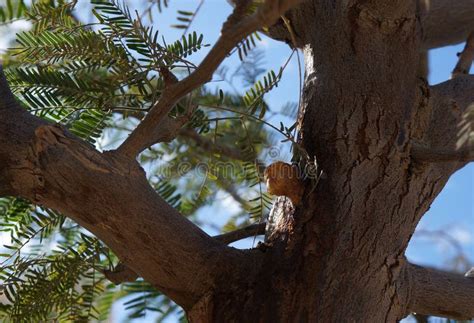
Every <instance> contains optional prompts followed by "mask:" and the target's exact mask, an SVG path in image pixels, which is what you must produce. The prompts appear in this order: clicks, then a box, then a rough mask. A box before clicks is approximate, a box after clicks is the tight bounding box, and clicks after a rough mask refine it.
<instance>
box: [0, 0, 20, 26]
mask: <svg viewBox="0 0 474 323" xmlns="http://www.w3.org/2000/svg"><path fill="white" fill-rule="evenodd" d="M25 12H26V5H25V2H24V1H23V0H20V1H14V0H6V4H5V5H4V6H0V24H7V23H10V22H12V21H15V20H17V19H20V18H23V17H24V16H25Z"/></svg>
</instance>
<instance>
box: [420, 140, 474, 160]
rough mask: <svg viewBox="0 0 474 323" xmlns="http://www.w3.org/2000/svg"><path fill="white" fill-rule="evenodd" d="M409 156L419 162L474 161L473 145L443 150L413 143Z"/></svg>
mask: <svg viewBox="0 0 474 323" xmlns="http://www.w3.org/2000/svg"><path fill="white" fill-rule="evenodd" d="M411 156H412V157H413V158H414V159H415V160H417V161H420V162H470V161H474V147H467V148H463V149H462V150H444V149H436V148H430V147H426V146H423V145H420V144H413V145H412V149H411Z"/></svg>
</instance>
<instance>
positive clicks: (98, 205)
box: [0, 67, 253, 309]
mask: <svg viewBox="0 0 474 323" xmlns="http://www.w3.org/2000/svg"><path fill="white" fill-rule="evenodd" d="M0 94H1V96H0V165H1V168H0V180H1V181H2V185H1V186H4V185H7V186H8V188H9V189H8V192H9V194H10V195H14V196H19V197H23V198H26V199H29V200H30V201H32V202H33V203H36V204H38V205H43V206H45V207H48V208H52V209H55V210H57V211H59V212H61V213H63V214H65V215H67V216H69V217H70V218H72V219H73V220H74V221H76V222H77V223H79V224H80V225H81V226H83V227H85V228H86V229H88V230H89V231H91V232H92V233H94V234H95V235H96V236H97V237H98V238H99V239H101V240H102V241H103V242H104V243H106V244H107V245H108V246H109V247H110V248H111V249H112V250H113V251H114V252H115V253H116V254H117V256H118V257H119V259H120V260H121V261H122V262H123V264H124V265H126V267H129V268H130V269H131V270H132V271H133V272H135V273H137V274H138V275H139V276H141V277H143V278H144V279H146V280H147V281H148V282H150V283H151V284H152V285H154V286H155V287H156V288H158V289H159V290H160V291H162V292H163V293H165V294H167V295H168V296H169V297H171V298H172V299H173V300H174V301H176V302H177V303H178V304H180V305H181V306H183V307H184V308H185V309H189V308H190V307H191V306H192V305H193V304H194V303H195V302H196V301H197V300H198V299H200V298H201V297H202V295H203V294H205V293H207V292H208V291H209V290H210V289H212V288H214V287H215V286H216V285H217V284H218V282H217V279H222V278H223V277H224V276H226V274H224V275H222V273H223V271H226V272H227V273H229V275H231V276H232V277H235V278H236V279H244V278H243V277H240V278H237V277H239V274H238V273H237V272H236V271H238V270H239V268H242V267H245V264H249V265H250V263H248V262H247V261H251V258H252V257H250V258H249V257H244V253H243V252H241V251H238V250H235V249H232V248H228V247H226V246H224V245H223V244H222V243H220V242H218V241H216V240H215V239H213V238H211V237H210V236H208V235H207V234H206V233H205V232H203V231H202V230H201V229H199V228H198V227H197V226H195V225H194V224H193V223H192V222H190V221H189V220H188V219H186V218H185V217H184V216H182V215H181V214H179V212H177V211H176V210H175V209H174V208H173V207H171V206H170V205H168V204H167V203H166V202H165V201H164V200H163V199H162V198H161V197H160V196H159V195H158V194H157V193H156V192H155V191H154V189H153V188H152V187H151V186H150V185H149V183H148V181H147V179H146V176H145V173H144V171H143V170H142V169H141V168H140V166H139V165H138V163H137V162H136V161H134V160H130V159H128V158H125V159H124V158H123V156H121V155H117V154H116V153H114V152H106V153H99V152H98V151H96V150H95V149H94V147H92V146H90V145H89V144H86V143H84V142H83V141H81V140H80V139H78V138H76V137H75V136H73V135H71V134H70V133H68V132H67V131H66V130H64V129H62V128H61V127H59V126H56V125H51V124H48V123H47V122H46V121H44V120H41V119H39V118H37V117H35V116H32V115H31V114H29V113H28V112H27V111H26V110H24V109H22V108H21V107H20V106H19V105H18V103H17V102H15V101H14V99H13V96H12V94H11V92H10V91H9V89H8V87H7V83H6V80H5V77H4V74H3V71H2V70H1V67H0ZM239 259H240V260H239ZM232 263H233V265H232ZM237 264H238V265H237ZM252 268H253V267H252ZM248 270H249V268H247V271H248ZM250 271H251V270H250ZM246 275H247V273H246ZM228 279H230V278H229V277H228V278H226V280H228ZM232 279H233V278H232Z"/></svg>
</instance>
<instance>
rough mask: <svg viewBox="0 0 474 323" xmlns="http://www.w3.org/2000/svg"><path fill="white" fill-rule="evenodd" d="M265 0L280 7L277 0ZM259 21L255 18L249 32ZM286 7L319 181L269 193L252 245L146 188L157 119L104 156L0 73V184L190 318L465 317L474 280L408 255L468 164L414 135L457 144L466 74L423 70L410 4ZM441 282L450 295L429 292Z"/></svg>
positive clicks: (470, 91) (473, 88)
mask: <svg viewBox="0 0 474 323" xmlns="http://www.w3.org/2000/svg"><path fill="white" fill-rule="evenodd" d="M280 2H285V1H280ZM293 2H294V3H296V2H297V1H293ZM293 2H292V3H293ZM265 3H272V4H269V5H268V6H267V7H268V8H270V9H272V10H275V8H274V7H275V5H274V3H275V2H265ZM272 6H273V7H272ZM276 7H278V6H276ZM268 13H272V11H271V10H270V11H268V12H264V13H262V15H264V14H268ZM277 14H278V12H277ZM277 16H278V15H277ZM259 17H260V16H258V15H257V16H253V17H252V18H250V20H248V21H250V23H251V24H250V27H252V26H253V27H256V26H259V23H258V19H257V18H259ZM288 17H289V21H290V22H291V23H292V29H293V32H294V35H293V36H294V38H295V39H294V40H295V42H296V45H298V46H299V47H301V48H302V49H303V53H304V59H305V79H304V91H303V100H302V103H301V106H300V114H299V115H300V117H299V130H300V141H301V144H302V145H303V146H304V147H305V149H306V150H307V151H308V152H309V154H310V156H311V157H316V158H317V161H318V163H319V165H320V167H321V168H322V170H323V171H324V173H325V176H324V178H323V179H321V181H320V182H319V184H318V185H317V187H311V183H309V181H308V183H307V185H306V191H305V195H304V198H303V201H302V203H301V204H299V205H296V207H293V206H292V205H291V202H290V201H289V200H287V199H286V198H279V199H278V201H277V203H276V204H275V206H274V209H273V210H272V214H273V219H274V221H275V223H273V225H272V226H271V227H272V228H273V231H272V232H268V233H267V236H268V238H267V240H266V241H265V243H264V244H261V245H260V246H259V247H258V248H256V249H253V250H235V249H233V248H229V247H227V246H225V245H224V244H223V243H222V242H221V241H219V240H217V239H212V238H211V237H209V236H208V235H207V234H205V233H204V232H202V231H201V230H200V229H199V228H197V227H196V226H194V225H193V224H191V223H190V222H189V221H187V220H186V219H185V218H184V217H182V216H181V215H180V214H179V213H178V212H177V211H176V210H174V209H173V208H172V207H170V206H169V205H167V204H166V203H165V202H164V201H163V200H162V199H161V198H160V197H159V196H157V195H156V194H155V192H153V190H152V189H151V188H150V186H149V185H148V184H147V182H146V178H145V176H144V173H143V171H142V170H141V169H140V167H139V166H138V164H137V163H136V162H135V161H134V160H133V158H134V157H135V155H136V153H137V152H139V151H140V150H141V149H143V148H144V147H146V146H147V144H146V143H147V142H153V138H151V139H150V138H147V135H148V134H149V132H147V129H148V127H151V128H153V126H156V125H157V124H158V125H159V122H158V123H156V122H155V123H154V122H151V121H148V122H145V123H144V124H145V126H143V127H141V128H140V126H139V128H137V129H140V131H139V133H138V135H136V134H135V135H133V134H132V136H131V137H130V138H132V140H130V141H128V144H126V145H125V149H119V150H118V151H113V152H107V153H103V154H102V153H99V152H97V151H95V150H94V149H93V147H90V146H88V145H86V144H85V143H83V142H81V141H80V140H79V139H77V138H75V137H74V136H72V135H70V134H69V133H67V131H65V130H64V129H61V128H59V127H56V126H52V125H49V124H47V123H46V122H45V121H41V120H39V119H37V118H35V117H33V116H31V115H29V114H28V113H27V112H26V111H24V110H22V109H21V108H20V107H19V105H18V104H17V103H16V102H15V101H14V99H13V97H12V95H11V93H10V92H9V91H8V87H7V85H6V82H5V79H4V78H3V77H2V78H1V79H0V165H2V168H0V193H1V194H10V195H15V196H21V197H24V198H27V199H29V200H31V201H33V202H35V203H38V204H42V205H45V206H47V207H51V208H55V209H57V210H59V211H61V212H63V213H64V214H66V215H68V216H70V217H71V218H72V219H74V220H75V221H77V222H78V223H80V224H81V225H82V226H84V227H86V228H87V229H89V230H90V231H91V232H93V233H94V234H96V235H97V236H98V237H99V238H100V239H101V240H102V241H104V242H106V243H107V244H108V245H109V246H110V247H111V248H112V249H113V250H114V251H115V252H116V253H117V255H118V256H119V257H120V258H121V260H122V261H123V263H124V265H126V266H127V267H128V268H130V269H131V270H132V271H133V272H135V273H137V274H139V275H140V276H141V277H143V278H144V279H145V280H147V281H149V282H150V283H151V284H153V285H154V286H155V287H157V288H158V289H159V290H161V291H162V292H164V293H166V294H167V295H168V296H170V297H171V298H172V299H173V300H174V301H176V302H177V303H178V304H179V305H181V306H182V307H183V308H184V309H185V310H186V312H187V314H188V317H189V319H190V321H191V322H255V321H258V322H295V321H296V322H315V321H318V322H346V321H351V322H352V321H353V322H395V321H397V320H400V319H402V318H403V317H405V316H406V315H407V314H409V313H410V312H418V313H420V314H433V315H447V316H450V317H454V318H469V317H474V304H473V298H472V296H471V295H473V293H474V284H473V283H472V280H471V281H469V282H468V281H467V280H466V279H464V278H461V277H457V276H455V277H453V276H449V275H447V274H445V273H439V272H431V271H429V272H428V271H424V270H423V269H420V268H418V267H414V266H412V265H410V264H407V262H406V260H405V258H404V252H405V249H406V247H407V244H408V242H409V240H410V238H411V235H412V234H413V232H414V230H415V227H416V225H417V223H418V222H419V220H420V218H421V217H422V215H423V214H424V213H425V212H426V210H427V209H428V208H429V206H430V204H431V202H432V201H433V199H434V198H435V197H436V196H437V194H438V193H439V192H440V190H441V189H442V187H443V186H444V184H445V183H446V181H447V179H448V178H449V176H450V175H451V174H452V173H453V172H454V171H456V170H457V169H459V168H460V167H462V166H463V165H464V164H463V163H461V162H457V161H452V162H449V161H448V162H444V163H442V164H439V163H430V162H426V160H420V159H423V155H419V157H420V159H419V160H414V158H413V149H414V148H413V147H414V143H417V144H421V145H423V146H424V147H434V148H439V147H443V148H445V149H453V150H455V149H454V147H456V144H459V141H457V137H458V134H457V133H458V129H457V128H456V125H457V124H458V123H459V122H460V121H462V120H463V113H464V111H466V110H467V109H468V107H469V105H470V104H471V103H472V102H474V78H473V77H469V76H465V77H460V78H458V79H455V80H452V81H449V82H446V83H444V84H441V85H438V86H435V87H429V86H428V85H427V83H426V80H424V79H422V78H420V77H418V75H417V71H418V67H419V59H420V57H421V56H422V55H420V53H421V52H422V50H425V48H424V47H423V44H422V43H421V42H422V39H423V38H424V35H422V32H421V31H422V28H421V23H422V20H421V19H420V17H419V14H418V11H417V8H416V5H415V4H414V2H413V1H401V0H400V1H390V2H388V1H382V0H380V1H377V0H372V1H369V0H366V1H316V0H315V1H306V2H304V3H303V4H302V5H301V7H299V8H298V9H296V10H293V11H292V12H291V14H289V15H288ZM234 18H235V17H234ZM237 26H238V27H239V28H240V29H239V28H236V30H237V31H238V30H241V31H242V30H243V31H242V32H241V33H239V32H234V33H233V34H232V35H233V36H232V37H231V38H230V39H240V38H241V37H240V36H242V33H244V32H246V33H248V32H251V31H252V28H253V27H252V28H250V27H248V26H246V25H245V24H240V25H239V24H238V25H237ZM224 32H225V30H224ZM431 36H432V37H431V38H430V39H437V38H436V37H434V36H433V35H431ZM239 37H240V38H239ZM450 39H452V37H451V38H450ZM225 45H226V46H227V47H229V48H232V46H234V45H235V44H233V43H232V42H230V41H228V42H226V43H225ZM213 50H215V49H213ZM215 52H219V51H218V50H215ZM219 53H220V54H219V55H220V56H219V57H221V58H222V59H223V58H224V57H225V54H226V53H221V52H219ZM206 62H208V63H207V65H206V66H205V68H202V69H201V70H200V71H202V70H205V73H207V74H205V75H204V76H202V75H201V76H199V74H198V76H196V77H195V74H191V76H192V77H190V78H187V79H185V80H184V81H183V82H184V83H180V82H178V83H177V84H175V85H173V86H172V87H170V89H168V90H167V91H168V92H167V93H166V95H168V96H169V97H168V100H169V102H173V100H174V99H176V98H179V97H180V96H181V94H183V93H184V94H185V93H187V92H186V91H188V92H189V91H191V90H192V89H193V87H195V86H198V85H199V82H197V81H196V82H195V81H194V80H195V79H198V80H201V78H202V79H203V82H204V80H205V79H207V78H206V77H207V76H206V75H208V74H209V75H211V74H212V69H209V66H211V67H214V68H215V67H217V65H218V64H219V59H214V60H213V59H209V60H207V61H206ZM209 62H210V63H209ZM206 67H207V68H208V69H206ZM196 73H199V70H198V71H197V72H196ZM193 75H194V76H193ZM180 84H184V90H183V88H180ZM173 91H174V92H173ZM170 93H171V94H170ZM176 93H178V94H179V95H178V94H176ZM163 95H165V94H163ZM170 98H171V99H170ZM160 104H162V105H164V107H165V108H170V107H168V106H166V102H165V103H160ZM161 108H163V107H161ZM165 112H166V111H165ZM165 112H163V110H159V111H158V112H155V115H154V117H153V118H155V119H157V120H158V121H159V120H160V117H159V115H161V114H164V115H166V113H165ZM150 114H153V113H152V112H150ZM145 120H146V119H145ZM148 120H151V119H148ZM152 121H153V120H152ZM155 121H156V120H155ZM155 130H156V129H155ZM143 138H145V139H147V140H148V141H147V140H145V142H143V140H141V139H143ZM126 143H127V141H126ZM123 152H125V153H123ZM425 157H426V156H425ZM85 203H86V204H85ZM132 276H133V275H132ZM424 286H427V287H428V288H424ZM456 288H458V289H462V290H463V291H462V292H460V293H458V292H453V291H455V290H456ZM436 291H442V293H443V294H446V295H448V294H449V296H450V297H447V298H446V300H445V302H438V299H439V296H433V295H437V293H436ZM433 297H434V298H433ZM425 298H426V299H427V300H428V301H427V302H425V301H424V299H425ZM433 300H436V301H433ZM441 303H443V304H441Z"/></svg>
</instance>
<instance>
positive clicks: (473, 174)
mask: <svg viewBox="0 0 474 323" xmlns="http://www.w3.org/2000/svg"><path fill="white" fill-rule="evenodd" d="M87 3H88V1H85V0H80V1H79V6H80V8H83V10H81V13H80V14H81V16H83V17H88V16H89V12H90V11H87V10H85V9H86V8H87V6H88V5H87ZM198 3H199V1H198V0H180V1H170V6H169V8H167V9H165V11H164V13H163V14H161V15H156V16H155V18H156V19H155V22H154V24H155V25H156V26H158V27H159V29H160V30H161V32H162V35H163V36H164V37H165V39H166V40H167V42H168V43H171V42H172V41H174V40H175V39H177V38H179V37H180V35H181V32H182V31H180V30H177V29H172V28H169V26H170V25H171V24H174V23H177V20H176V17H177V12H176V11H177V10H178V9H186V10H194V8H196V7H197V5H198ZM230 12H231V7H230V6H229V5H228V3H227V1H224V0H207V1H205V2H204V4H203V6H202V7H201V9H200V14H199V15H198V16H197V18H196V19H195V21H194V23H193V25H192V28H191V31H192V30H197V31H200V32H202V33H204V35H205V38H204V40H205V42H207V43H209V44H211V45H212V44H213V43H214V41H215V40H216V39H217V37H218V36H219V33H220V29H221V26H222V23H223V22H224V20H225V19H226V17H227V16H228V14H229V13H230ZM19 27H21V25H19ZM0 38H1V37H0ZM259 47H260V48H262V49H264V50H265V68H267V69H270V68H272V69H274V70H278V69H279V67H280V66H281V65H282V64H283V63H284V62H285V61H286V59H287V58H288V56H289V55H290V53H291V50H290V49H289V48H288V46H286V45H285V44H282V43H278V42H275V41H273V40H271V39H268V38H265V37H263V41H262V43H260V46H259ZM1 48H2V43H1V42H0V49H1ZM461 50H462V45H458V46H450V47H445V48H441V49H437V50H434V51H431V52H430V71H431V73H430V76H429V81H430V84H436V83H439V82H442V81H445V80H447V79H449V78H450V73H451V70H452V69H453V67H454V65H455V64H456V59H457V57H456V53H457V52H459V51H461ZM204 53H205V51H203V52H200V53H198V54H197V55H194V56H193V60H194V61H195V62H199V61H200V60H201V59H202V58H203V55H204ZM238 63H239V59H238V58H237V55H234V56H233V57H231V58H229V59H227V60H226V61H225V62H224V64H225V65H226V66H229V67H230V68H235V66H236V65H237V64H238ZM215 81H216V80H215ZM298 84H299V76H298V63H297V59H296V56H295V57H293V59H292V60H291V62H290V64H289V65H288V67H287V69H286V70H285V73H284V76H283V78H282V80H281V82H280V84H279V86H278V88H276V90H275V91H273V92H271V93H270V94H269V95H267V96H266V100H267V102H268V103H269V105H270V107H271V109H273V110H278V109H281V107H282V106H284V105H285V103H287V102H289V101H290V102H297V100H298ZM213 85H215V86H221V87H224V88H226V86H225V84H222V82H213ZM236 87H237V88H238V89H239V90H240V91H243V90H244V89H243V88H242V84H240V83H237V84H236ZM282 120H283V121H285V122H286V123H287V122H288V121H289V120H288V119H286V120H285V119H282ZM271 122H272V123H275V124H278V122H279V120H278V119H272V120H271ZM288 157H289V156H282V159H287V158H288ZM473 201H474V163H471V164H470V165H468V166H466V167H464V168H463V169H461V170H460V171H458V172H457V173H456V174H454V175H453V176H452V178H451V179H450V180H449V182H448V184H447V185H446V187H445V188H444V189H443V191H442V192H441V194H440V195H439V196H438V197H437V199H436V200H435V202H434V203H433V204H432V206H431V209H430V210H429V212H428V213H427V214H426V215H425V216H424V217H423V219H422V221H421V222H420V224H419V226H418V230H419V231H420V234H415V236H414V238H413V239H412V241H411V243H410V245H409V248H408V250H407V257H408V259H410V260H411V261H413V262H415V263H418V264H425V265H430V266H435V267H442V268H454V267H453V264H454V262H453V257H455V256H456V255H457V254H458V253H459V252H460V251H461V252H462V253H463V254H464V255H465V256H466V257H467V259H468V261H469V264H464V265H470V266H473V265H474V202H473ZM237 211H238V206H237V205H236V203H235V202H234V201H233V200H232V199H231V198H230V197H228V196H226V195H225V194H222V195H220V196H219V202H218V203H217V204H216V205H214V206H212V207H207V208H204V209H203V210H202V211H201V212H200V217H202V218H208V217H210V216H211V215H213V217H214V218H215V216H214V214H229V212H230V213H231V212H237ZM225 220H226V217H225V216H222V217H220V218H217V219H216V222H217V223H219V224H221V223H224V222H225ZM206 231H208V232H209V233H210V234H217V233H218V232H217V231H215V229H212V228H211V227H206ZM439 231H442V232H445V233H440V232H439ZM251 243H252V241H251V240H250V241H249V240H247V241H244V242H240V243H238V244H236V246H238V247H249V246H250V245H251ZM460 269H462V268H460ZM116 308H117V311H115V313H114V314H115V315H114V316H115V319H118V318H119V317H121V316H122V315H120V311H119V310H118V308H119V307H116ZM175 319H176V318H172V319H171V320H170V321H169V322H173V321H174V320H175ZM114 321H120V320H114ZM145 321H149V318H148V319H147V320H145Z"/></svg>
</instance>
